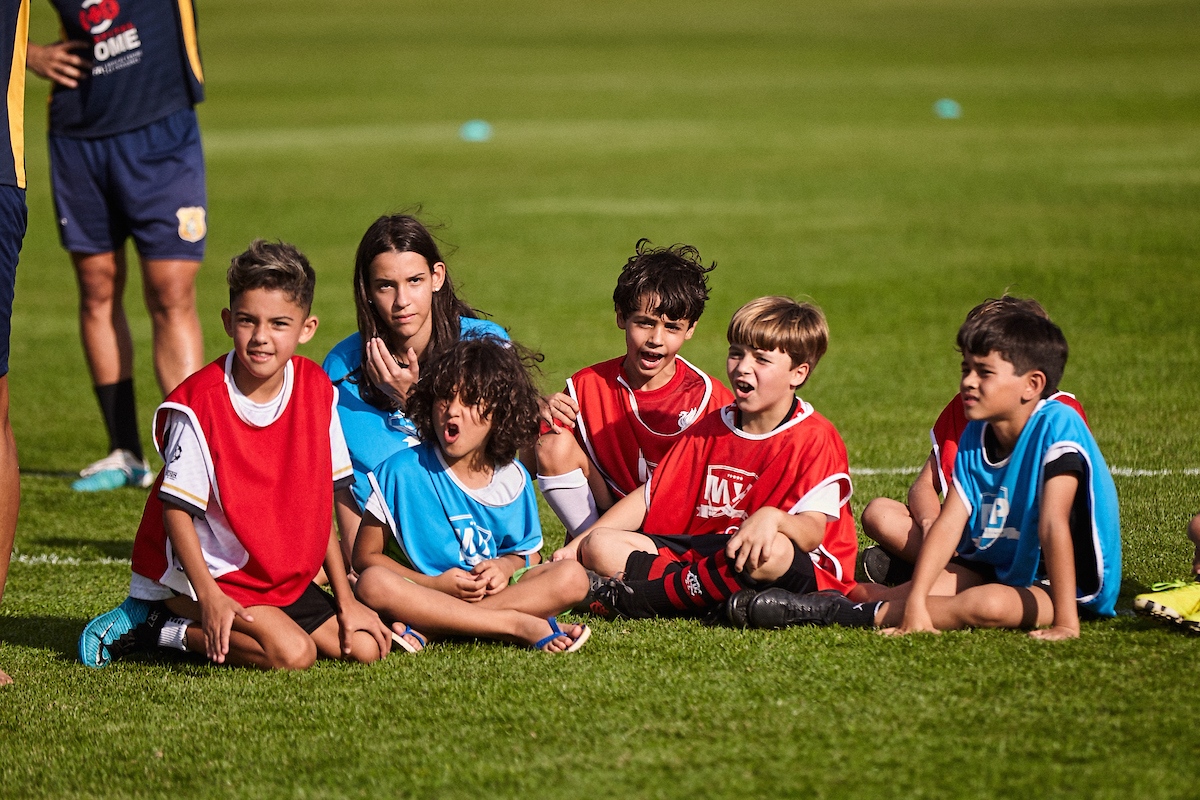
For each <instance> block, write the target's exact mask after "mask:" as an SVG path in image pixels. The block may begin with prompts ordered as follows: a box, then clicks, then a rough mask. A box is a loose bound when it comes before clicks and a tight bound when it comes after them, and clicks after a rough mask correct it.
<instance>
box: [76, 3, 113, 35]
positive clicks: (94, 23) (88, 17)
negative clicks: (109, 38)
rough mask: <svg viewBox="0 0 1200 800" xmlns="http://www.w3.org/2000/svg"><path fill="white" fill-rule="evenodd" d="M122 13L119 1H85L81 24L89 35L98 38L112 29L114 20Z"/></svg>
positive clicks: (80, 17) (81, 11)
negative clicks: (97, 36)
mask: <svg viewBox="0 0 1200 800" xmlns="http://www.w3.org/2000/svg"><path fill="white" fill-rule="evenodd" d="M120 13H121V6H120V5H119V4H118V3H117V0H83V5H82V6H81V8H80V11H79V24H80V25H82V26H83V29H84V30H86V31H87V32H88V33H90V34H92V35H93V36H96V35H98V34H101V33H104V32H105V31H106V30H108V29H109V28H111V27H112V24H113V20H115V19H116V18H117V15H118V14H120Z"/></svg>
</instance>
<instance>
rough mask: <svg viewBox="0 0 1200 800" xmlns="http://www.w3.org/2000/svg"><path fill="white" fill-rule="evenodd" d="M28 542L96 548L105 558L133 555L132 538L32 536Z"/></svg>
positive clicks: (54, 546)
mask: <svg viewBox="0 0 1200 800" xmlns="http://www.w3.org/2000/svg"><path fill="white" fill-rule="evenodd" d="M29 544H36V545H39V546H41V547H47V548H80V549H84V550H87V549H91V550H98V551H100V553H101V554H102V555H104V556H105V557H106V558H114V559H122V560H126V561H127V560H129V558H130V557H131V556H132V555H133V540H132V539H85V538H75V537H70V536H49V537H40V536H34V537H30V538H29Z"/></svg>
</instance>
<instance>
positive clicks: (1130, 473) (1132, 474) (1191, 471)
mask: <svg viewBox="0 0 1200 800" xmlns="http://www.w3.org/2000/svg"><path fill="white" fill-rule="evenodd" d="M919 471H920V470H919V468H917V467H851V468H850V473H851V474H852V475H916V474H917V472H919ZM1111 472H1112V474H1113V475H1115V476H1116V477H1118V478H1169V477H1172V476H1175V475H1189V476H1191V475H1200V467H1187V468H1185V469H1134V468H1133V467H1113V468H1112V470H1111ZM12 563H13V564H20V565H21V566H24V567H40V566H51V567H101V566H112V565H116V564H119V565H123V566H128V565H129V559H127V558H89V559H83V558H76V557H75V556H60V555H56V554H54V553H43V554H41V555H36V556H31V555H26V554H25V553H13V556H12Z"/></svg>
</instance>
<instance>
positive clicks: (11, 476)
mask: <svg viewBox="0 0 1200 800" xmlns="http://www.w3.org/2000/svg"><path fill="white" fill-rule="evenodd" d="M28 36H29V0H0V64H5V65H7V67H8V70H7V71H8V80H7V81H6V82H5V83H6V84H7V85H8V103H7V104H4V105H0V118H2V119H3V121H4V123H5V124H3V125H0V600H3V599H4V584H5V582H6V581H7V579H8V560H9V558H10V557H11V556H12V548H13V537H14V536H15V535H16V532H17V509H18V508H19V507H20V505H21V481H20V475H19V473H18V472H17V444H16V441H15V440H14V439H13V432H12V424H11V423H10V422H9V419H8V342H9V334H10V333H11V332H12V302H13V284H14V283H15V281H16V277H17V257H18V256H19V255H20V253H21V242H22V241H23V240H24V238H25V219H26V214H25V70H24V69H22V66H21V65H22V64H24V63H25V43H26V40H27V38H28ZM6 683H12V678H10V677H8V675H7V674H5V672H4V670H0V686H2V685H4V684H6Z"/></svg>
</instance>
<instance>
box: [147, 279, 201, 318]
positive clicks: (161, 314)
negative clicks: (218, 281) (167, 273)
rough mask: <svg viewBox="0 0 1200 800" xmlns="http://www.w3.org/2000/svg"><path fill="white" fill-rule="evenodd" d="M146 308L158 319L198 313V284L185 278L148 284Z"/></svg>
mask: <svg viewBox="0 0 1200 800" xmlns="http://www.w3.org/2000/svg"><path fill="white" fill-rule="evenodd" d="M146 308H147V309H148V310H149V311H150V314H151V316H152V317H155V318H158V319H163V320H174V319H177V318H180V317H189V316H191V315H192V314H195V313H196V285H195V284H194V283H193V282H191V281H184V280H172V281H159V282H157V283H154V284H146Z"/></svg>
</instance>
